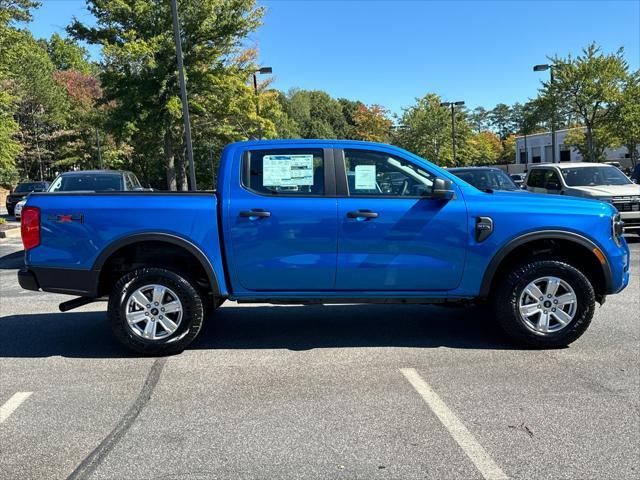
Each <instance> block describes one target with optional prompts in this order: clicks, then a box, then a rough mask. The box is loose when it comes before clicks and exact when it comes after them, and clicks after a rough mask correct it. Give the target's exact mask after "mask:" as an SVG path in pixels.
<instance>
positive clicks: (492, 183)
mask: <svg viewBox="0 0 640 480" xmlns="http://www.w3.org/2000/svg"><path fill="white" fill-rule="evenodd" d="M451 173H453V174H454V175H456V176H457V177H459V178H461V179H462V180H464V181H465V182H467V183H470V184H471V185H473V186H474V187H476V188H477V189H479V190H520V189H519V188H518V186H517V185H516V184H515V183H514V182H513V180H511V178H509V175H507V174H506V173H504V172H503V171H502V170H460V171H455V170H453V171H452V172H451Z"/></svg>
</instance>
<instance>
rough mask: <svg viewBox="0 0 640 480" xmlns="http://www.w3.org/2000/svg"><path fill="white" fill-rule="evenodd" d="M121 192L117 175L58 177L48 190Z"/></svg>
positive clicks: (120, 183) (88, 174)
mask: <svg viewBox="0 0 640 480" xmlns="http://www.w3.org/2000/svg"><path fill="white" fill-rule="evenodd" d="M120 190H122V180H121V176H120V175H118V174H106V175H105V174H104V173H102V174H90V173H87V174H80V175H75V174H74V175H60V176H59V177H58V178H56V179H55V180H54V182H53V183H52V184H51V187H50V188H49V191H50V192H78V191H92V192H114V191H120Z"/></svg>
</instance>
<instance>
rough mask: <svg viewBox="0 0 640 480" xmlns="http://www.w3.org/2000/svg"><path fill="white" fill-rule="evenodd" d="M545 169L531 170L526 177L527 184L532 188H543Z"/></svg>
mask: <svg viewBox="0 0 640 480" xmlns="http://www.w3.org/2000/svg"><path fill="white" fill-rule="evenodd" d="M545 171H546V169H543V168H536V169H535V170H531V172H530V173H529V178H528V179H527V186H528V187H534V188H544V173H545Z"/></svg>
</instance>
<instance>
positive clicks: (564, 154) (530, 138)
mask: <svg viewBox="0 0 640 480" xmlns="http://www.w3.org/2000/svg"><path fill="white" fill-rule="evenodd" d="M568 132H569V129H564V130H556V162H582V161H583V158H582V156H581V155H580V153H579V152H578V151H577V150H576V149H575V148H570V147H568V146H566V145H564V139H565V137H566V136H567V133H568ZM551 152H552V148H551V132H544V133H535V134H532V135H526V136H524V135H523V136H521V137H516V158H515V163H517V164H521V165H522V164H524V165H526V164H527V163H550V162H552V161H553V156H552V154H551ZM605 156H606V159H607V161H609V162H620V165H622V166H623V167H626V166H630V165H631V160H630V158H629V152H628V151H627V149H626V148H625V147H621V148H617V149H609V148H608V149H606V150H605Z"/></svg>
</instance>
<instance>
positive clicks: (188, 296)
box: [108, 267, 204, 356]
mask: <svg viewBox="0 0 640 480" xmlns="http://www.w3.org/2000/svg"><path fill="white" fill-rule="evenodd" d="M153 284H156V285H161V286H164V287H166V288H169V289H170V290H171V291H172V292H174V293H175V295H176V296H177V297H178V299H179V300H180V302H181V304H182V307H183V311H182V319H181V321H180V323H179V325H178V328H177V329H176V331H175V332H173V333H172V334H170V335H169V336H167V337H165V338H162V339H158V340H147V339H145V338H142V337H141V336H140V335H138V334H136V333H134V331H133V330H132V328H131V327H130V326H129V324H128V322H127V319H126V309H127V303H128V300H129V298H130V296H131V294H133V293H134V292H135V291H136V290H137V289H139V288H141V287H144V286H145V285H153ZM203 319H204V307H203V305H202V299H201V297H200V293H199V291H198V289H197V288H196V287H195V286H194V283H192V282H191V281H190V280H189V279H187V278H185V276H183V275H182V274H177V273H175V272H172V271H170V270H167V269H164V268H156V267H148V268H139V269H137V270H134V271H133V272H130V273H128V274H126V275H125V276H123V277H122V278H121V279H120V280H118V282H116V284H115V285H114V287H113V290H112V292H111V296H110V297H109V307H108V321H109V325H110V327H111V330H112V331H113V334H114V335H115V337H116V338H117V339H118V341H119V342H120V343H121V344H122V345H124V346H125V347H126V348H127V349H129V350H131V351H133V352H135V353H138V354H142V355H154V356H156V355H172V354H176V353H180V352H182V351H183V350H184V349H185V348H186V347H187V345H189V344H190V343H191V342H192V341H193V340H194V339H195V338H196V336H197V335H198V333H199V332H200V329H201V328H202V322H203Z"/></svg>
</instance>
